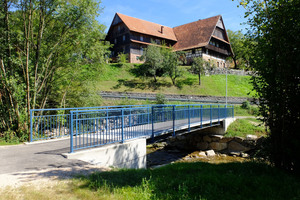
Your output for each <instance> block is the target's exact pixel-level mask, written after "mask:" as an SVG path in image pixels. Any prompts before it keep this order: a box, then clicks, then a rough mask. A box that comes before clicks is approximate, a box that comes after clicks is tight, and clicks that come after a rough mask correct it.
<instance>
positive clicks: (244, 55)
mask: <svg viewBox="0 0 300 200" xmlns="http://www.w3.org/2000/svg"><path fill="white" fill-rule="evenodd" d="M227 33H228V37H229V40H230V44H231V47H232V49H233V53H234V55H233V56H232V59H233V62H234V68H238V69H250V57H251V53H252V49H251V47H252V46H253V43H254V41H252V40H251V38H250V37H247V35H244V34H243V33H242V32H241V31H232V30H227Z"/></svg>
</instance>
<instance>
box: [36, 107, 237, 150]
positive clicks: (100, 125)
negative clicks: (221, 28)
mask: <svg viewBox="0 0 300 200" xmlns="http://www.w3.org/2000/svg"><path fill="white" fill-rule="evenodd" d="M36 113H37V114H36ZM233 113H234V107H233V106H227V107H226V106H225V105H218V104H212V105H206V104H186V105H128V106H108V107H107V106H105V107H92V108H90V107H89V108H68V109H43V110H42V109H35V110H31V111H30V114H31V122H30V130H31V141H35V140H43V139H49V138H59V137H64V136H70V135H71V137H70V152H73V151H75V150H79V149H85V148H90V147H95V146H100V145H105V144H110V143H116V142H124V141H125V140H129V139H133V138H138V137H142V136H147V137H155V136H157V135H160V134H163V133H170V132H171V133H173V135H175V131H177V130H181V129H187V130H188V131H190V130H191V128H193V127H200V128H202V127H204V126H213V125H215V124H219V123H220V121H222V120H223V119H225V118H227V117H234V114H233Z"/></svg>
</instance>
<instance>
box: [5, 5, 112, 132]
mask: <svg viewBox="0 0 300 200" xmlns="http://www.w3.org/2000/svg"><path fill="white" fill-rule="evenodd" d="M0 9H1V10H0V30H1V34H0V41H1V43H0V45H1V46H0V49H1V50H0V105H1V106H0V107H1V109H0V121H1V123H0V124H1V125H0V131H5V130H13V131H15V132H16V133H17V134H20V133H21V132H24V131H25V132H26V131H28V124H29V121H30V120H29V119H30V112H29V111H30V109H34V108H44V107H46V105H47V102H48V101H49V98H50V96H51V95H52V93H55V91H54V89H57V87H56V85H55V83H57V81H59V80H62V79H63V77H64V76H65V75H66V73H67V71H72V70H70V69H71V68H77V67H79V66H81V65H82V64H87V63H94V62H104V61H105V59H106V58H107V48H108V47H109V45H107V44H105V43H104V42H102V41H101V39H104V36H105V35H104V30H105V27H104V26H103V25H100V24H99V23H98V22H97V20H96V16H97V14H98V12H99V11H101V8H100V2H98V1H96V0H85V1H83V0H82V1H81V0H75V1H58V0H22V1H9V0H1V1H0ZM2 33H4V34H2ZM52 96H54V95H52Z"/></svg>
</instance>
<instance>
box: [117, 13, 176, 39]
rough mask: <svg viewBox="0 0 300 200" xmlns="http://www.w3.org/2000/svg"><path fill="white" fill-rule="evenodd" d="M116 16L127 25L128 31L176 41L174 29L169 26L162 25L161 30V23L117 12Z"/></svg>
mask: <svg viewBox="0 0 300 200" xmlns="http://www.w3.org/2000/svg"><path fill="white" fill-rule="evenodd" d="M116 17H119V18H120V20H122V21H123V22H124V24H125V25H126V26H127V27H128V29H129V30H130V31H133V32H138V33H142V34H146V35H151V36H156V37H159V38H163V39H168V40H173V41H177V39H176V36H175V34H174V31H173V29H172V28H170V27H167V26H163V32H162V31H161V30H162V25H160V24H156V23H153V22H148V21H145V20H142V19H138V18H134V17H129V16H127V15H123V14H120V13H117V14H116ZM116 17H115V19H116Z"/></svg>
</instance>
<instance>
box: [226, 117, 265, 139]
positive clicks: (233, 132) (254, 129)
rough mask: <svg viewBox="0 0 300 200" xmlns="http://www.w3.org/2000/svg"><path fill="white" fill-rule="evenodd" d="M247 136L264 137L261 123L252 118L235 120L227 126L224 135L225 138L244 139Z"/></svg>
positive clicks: (263, 127) (263, 128)
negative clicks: (237, 137) (235, 137)
mask: <svg viewBox="0 0 300 200" xmlns="http://www.w3.org/2000/svg"><path fill="white" fill-rule="evenodd" d="M247 135H256V136H266V135H267V132H266V130H265V126H264V125H263V124H262V122H261V121H259V120H258V119H254V118H245V119H237V120H236V121H235V122H233V123H232V124H230V125H229V127H228V129H227V132H226V135H225V136H227V137H234V136H239V137H246V136H247Z"/></svg>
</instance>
